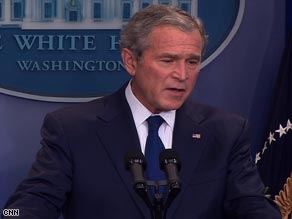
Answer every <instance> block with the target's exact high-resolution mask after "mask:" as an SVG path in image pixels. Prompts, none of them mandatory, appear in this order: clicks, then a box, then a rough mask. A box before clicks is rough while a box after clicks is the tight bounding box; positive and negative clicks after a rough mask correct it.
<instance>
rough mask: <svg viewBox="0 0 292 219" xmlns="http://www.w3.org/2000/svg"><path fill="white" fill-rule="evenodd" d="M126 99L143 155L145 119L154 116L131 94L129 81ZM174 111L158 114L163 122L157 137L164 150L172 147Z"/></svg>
mask: <svg viewBox="0 0 292 219" xmlns="http://www.w3.org/2000/svg"><path fill="white" fill-rule="evenodd" d="M125 95H126V99H127V101H128V103H129V105H130V108H131V111H132V115H133V118H134V122H135V125H136V129H137V132H138V137H139V140H140V145H141V150H142V152H143V153H144V154H145V144H146V138H147V135H148V124H147V121H146V119H147V118H148V117H149V116H151V115H154V114H153V113H151V112H150V111H149V110H148V109H147V108H146V107H145V106H144V105H143V104H142V103H141V102H140V101H139V100H138V99H137V98H136V97H135V96H134V94H133V92H132V88H131V81H130V82H129V84H128V86H127V88H126V90H125ZM175 112H176V111H175V110H170V111H166V112H161V113H159V114H155V115H160V116H161V117H162V118H163V119H164V121H165V122H163V123H162V125H161V126H160V128H159V130H158V135H159V137H160V138H161V141H162V142H163V144H164V147H165V148H166V149H170V148H171V147H172V136H173V127H174V121H175Z"/></svg>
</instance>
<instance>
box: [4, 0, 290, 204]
mask: <svg viewBox="0 0 292 219" xmlns="http://www.w3.org/2000/svg"><path fill="white" fill-rule="evenodd" d="M287 2H289V1H287ZM289 4H290V5H291V3H289ZM285 11H286V6H285V1H279V0H257V1H246V8H245V13H244V17H243V20H242V23H241V26H240V28H239V30H238V32H237V34H236V35H235V37H234V38H233V39H232V41H231V43H230V44H229V45H228V46H227V47H226V48H225V50H224V51H223V52H222V53H221V54H220V55H219V56H218V57H217V58H216V59H215V60H214V61H212V62H211V63H210V64H208V65H207V66H206V67H204V68H203V69H202V72H201V77H200V79H199V82H198V84H197V87H196V88H195V90H194V92H193V93H192V96H191V98H193V99H196V100H199V101H202V102H205V103H208V104H211V105H214V106H217V107H220V108H222V109H224V110H226V111H230V112H235V113H238V114H240V115H242V116H244V117H246V118H248V119H249V121H250V127H251V137H252V143H253V144H252V149H253V153H255V151H256V149H257V148H258V147H259V146H260V145H259V144H261V140H262V138H263V132H264V130H265V127H266V125H267V116H268V115H269V110H270V108H271V100H272V99H271V97H272V95H273V91H274V85H275V79H276V75H277V73H278V68H279V64H280V59H281V55H282V51H283V48H284V43H285ZM290 13H291V10H290ZM290 21H291V19H290ZM290 23H291V22H290ZM0 71H1V66H0ZM69 104H72V103H51V102H42V101H34V100H28V99H22V98H17V97H12V96H9V95H5V94H0V140H1V143H0V208H1V207H2V206H3V204H4V202H5V201H6V199H7V197H8V196H9V195H10V194H11V193H12V192H13V190H14V189H15V187H16V185H17V184H18V183H19V181H20V180H21V179H22V178H23V177H24V176H25V175H26V174H27V171H28V169H29V167H30V165H31V162H32V161H33V159H34V157H35V155H36V153H37V151H38V149H39V148H40V144H39V141H40V135H39V133H40V127H41V124H42V120H43V117H44V115H45V114H46V113H47V112H49V111H52V110H54V109H56V108H59V107H62V106H65V105H69Z"/></svg>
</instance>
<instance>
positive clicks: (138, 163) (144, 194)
mask: <svg viewBox="0 0 292 219" xmlns="http://www.w3.org/2000/svg"><path fill="white" fill-rule="evenodd" d="M125 165H126V169H127V170H130V171H131V172H132V175H133V178H134V185H133V188H134V190H135V192H136V193H137V194H138V195H139V196H140V198H142V199H143V201H144V202H145V204H146V205H147V206H148V208H149V209H150V211H151V214H152V209H151V207H152V206H151V205H152V204H151V201H150V199H149V196H148V187H147V186H148V185H147V181H146V180H145V178H144V174H143V173H144V170H145V169H146V159H145V157H144V155H143V154H142V152H141V151H140V150H136V151H130V152H129V153H128V154H127V155H126V156H125Z"/></svg>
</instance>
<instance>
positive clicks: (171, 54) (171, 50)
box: [122, 26, 203, 113]
mask: <svg viewBox="0 0 292 219" xmlns="http://www.w3.org/2000/svg"><path fill="white" fill-rule="evenodd" d="M202 49H203V41H202V38H201V35H200V33H199V31H198V30H195V31H193V32H182V31H181V30H179V29H178V28H175V27H172V26H162V27H156V28H155V29H154V30H153V31H152V33H150V47H149V48H148V49H147V50H145V51H144V52H143V54H142V56H141V57H140V58H139V59H138V58H137V57H136V55H135V54H134V53H133V52H132V51H131V50H129V49H124V50H123V51H122V56H123V60H124V63H125V66H126V68H127V70H128V72H129V73H130V74H131V75H132V76H133V80H132V84H131V86H132V90H133V93H134V95H135V96H136V98H137V99H138V100H139V101H140V102H141V103H142V104H143V105H144V106H145V107H146V108H148V109H149V110H150V111H151V112H152V113H159V112H162V111H169V110H176V109H178V108H180V107H181V105H182V104H183V103H184V101H185V100H186V99H187V98H188V97H189V95H190V94H191V92H192V90H193V87H194V86H195V84H196V81H197V79H198V76H199V71H200V65H201V53H202Z"/></svg>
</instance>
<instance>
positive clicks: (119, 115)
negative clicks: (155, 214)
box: [97, 88, 151, 218]
mask: <svg viewBox="0 0 292 219" xmlns="http://www.w3.org/2000/svg"><path fill="white" fill-rule="evenodd" d="M97 119H98V120H97V135H98V137H99V139H100V141H101V142H102V145H103V146H104V147H105V150H106V151H107V153H108V156H109V158H110V159H111V161H112V162H113V165H114V166H115V169H116V171H117V173H118V174H119V175H120V177H121V179H122V182H123V183H124V185H125V187H126V188H127V190H128V191H129V193H130V195H131V197H132V199H133V202H134V203H135V204H136V205H137V206H138V208H139V209H140V210H141V212H142V214H143V215H145V217H146V218H151V216H150V212H149V209H148V207H147V206H146V205H145V203H144V201H143V200H142V199H141V198H140V197H139V196H138V195H137V194H136V193H135V191H134V189H133V178H132V175H131V172H130V171H128V170H126V168H125V161H124V157H125V155H126V154H127V152H129V151H133V150H141V147H140V142H139V138H138V134H137V131H136V127H135V124H134V120H133V117H132V114H131V111H130V107H129V106H128V103H127V101H126V98H125V95H124V88H122V89H120V90H119V91H118V92H117V93H115V94H113V95H112V96H111V97H109V98H108V99H107V100H106V103H105V109H104V112H103V113H101V114H99V115H98V118H97Z"/></svg>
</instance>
